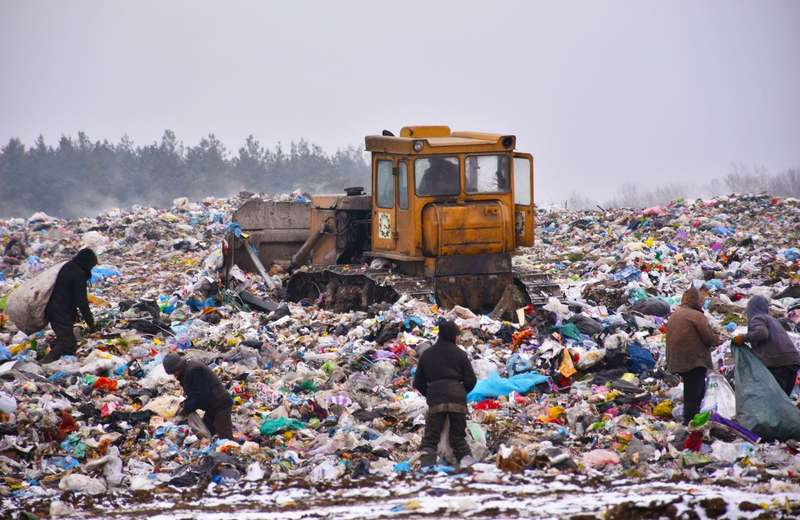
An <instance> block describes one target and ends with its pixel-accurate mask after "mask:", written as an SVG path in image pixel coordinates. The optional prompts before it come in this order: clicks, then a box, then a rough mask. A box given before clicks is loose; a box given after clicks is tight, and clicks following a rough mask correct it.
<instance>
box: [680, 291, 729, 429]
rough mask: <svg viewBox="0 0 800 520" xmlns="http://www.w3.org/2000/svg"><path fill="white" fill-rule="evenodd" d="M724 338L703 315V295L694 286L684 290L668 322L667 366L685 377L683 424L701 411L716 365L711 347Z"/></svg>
mask: <svg viewBox="0 0 800 520" xmlns="http://www.w3.org/2000/svg"><path fill="white" fill-rule="evenodd" d="M719 344H720V338H719V336H718V335H717V333H716V332H714V330H713V329H712V328H711V325H710V324H709V323H708V319H707V318H706V316H705V314H703V297H702V294H701V292H700V291H699V290H698V289H695V288H694V287H692V288H690V289H689V290H688V291H686V292H685V293H683V298H682V300H681V304H680V306H678V308H677V309H676V310H675V312H673V313H672V316H670V318H669V321H668V322H667V369H668V370H669V371H670V372H673V373H676V374H678V375H680V376H681V379H682V380H683V423H684V424H689V421H691V420H692V418H693V417H694V416H695V415H696V414H697V413H698V412H699V411H700V404H701V403H702V402H703V396H705V393H706V372H707V371H708V370H710V369H711V368H713V365H712V363H711V349H713V348H714V347H716V346H717V345H719Z"/></svg>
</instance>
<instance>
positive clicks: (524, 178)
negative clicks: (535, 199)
mask: <svg viewBox="0 0 800 520" xmlns="http://www.w3.org/2000/svg"><path fill="white" fill-rule="evenodd" d="M514 203H515V204H521V205H523V206H529V205H530V203H531V161H530V160H528V159H527V158H526V157H514Z"/></svg>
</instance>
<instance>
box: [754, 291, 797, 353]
mask: <svg viewBox="0 0 800 520" xmlns="http://www.w3.org/2000/svg"><path fill="white" fill-rule="evenodd" d="M744 340H745V341H746V342H747V343H749V344H750V347H751V348H752V349H753V354H755V355H756V357H757V358H758V359H759V360H761V362H762V363H764V366H766V367H767V368H775V367H785V366H793V365H800V353H798V352H797V348H796V347H795V346H794V342H793V341H792V338H790V337H789V334H787V333H786V330H784V328H783V327H781V324H780V323H779V322H778V320H776V319H775V318H773V317H772V316H770V315H769V301H768V300H767V299H766V298H764V297H763V296H754V297H753V298H752V299H751V300H750V301H749V302H748V304H747V334H746V335H745V337H744Z"/></svg>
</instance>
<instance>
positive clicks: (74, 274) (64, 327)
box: [42, 248, 97, 363]
mask: <svg viewBox="0 0 800 520" xmlns="http://www.w3.org/2000/svg"><path fill="white" fill-rule="evenodd" d="M96 265H97V255H95V254H94V251H92V250H91V249H88V248H85V249H81V250H80V251H78V254H76V255H75V256H74V257H72V260H70V261H69V262H67V263H65V264H64V266H63V267H62V268H61V269H60V270H59V271H58V276H57V277H56V282H55V285H54V286H53V293H52V294H51V295H50V300H49V301H48V302H47V307H46V308H45V313H44V315H45V318H47V321H48V322H50V327H52V329H53V332H55V334H56V340H55V342H54V344H53V346H52V348H51V349H50V352H48V353H47V355H46V356H45V357H43V358H42V363H50V362H52V361H55V360H57V359H59V358H60V357H61V356H63V355H65V354H67V355H74V354H75V352H76V351H77V350H78V341H77V340H76V339H75V333H74V332H73V330H72V327H73V326H74V325H75V323H77V322H78V317H79V316H78V313H79V312H80V318H81V319H83V321H85V322H86V324H87V325H88V326H89V328H90V329H91V328H94V316H92V310H91V309H90V308H89V297H88V295H87V287H86V283H87V282H88V281H89V279H90V278H91V277H92V268H93V267H94V266H96Z"/></svg>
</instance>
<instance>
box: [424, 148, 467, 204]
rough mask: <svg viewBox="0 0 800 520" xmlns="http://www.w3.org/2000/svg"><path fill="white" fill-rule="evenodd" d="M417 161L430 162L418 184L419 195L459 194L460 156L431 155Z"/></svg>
mask: <svg viewBox="0 0 800 520" xmlns="http://www.w3.org/2000/svg"><path fill="white" fill-rule="evenodd" d="M417 161H418V162H422V161H427V162H428V168H427V169H426V170H425V173H424V174H423V175H422V180H421V181H420V182H419V184H418V185H417V195H422V196H425V195H458V192H459V191H460V189H459V172H458V157H429V158H424V159H417Z"/></svg>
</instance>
